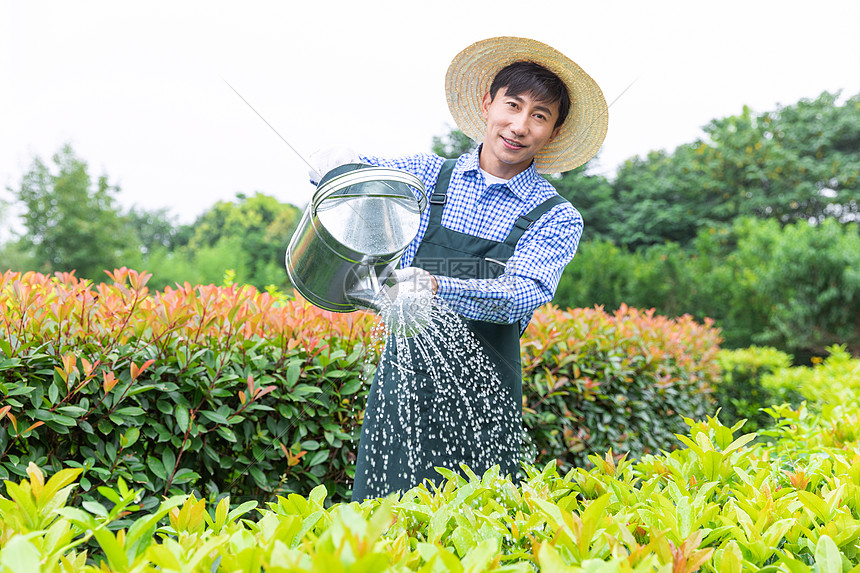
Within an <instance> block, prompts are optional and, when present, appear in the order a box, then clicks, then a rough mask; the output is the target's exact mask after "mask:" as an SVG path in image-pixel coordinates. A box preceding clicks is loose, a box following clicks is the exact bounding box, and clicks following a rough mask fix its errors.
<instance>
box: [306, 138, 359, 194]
mask: <svg viewBox="0 0 860 573" xmlns="http://www.w3.org/2000/svg"><path fill="white" fill-rule="evenodd" d="M308 163H310V164H311V165H312V166H313V168H312V169H308V176H309V177H310V178H311V183H313V184H314V185H317V184H319V182H320V180H321V179H322V178H323V177H324V176H325V174H326V173H328V172H329V171H331V170H332V169H334V168H335V167H340V166H341V165H346V164H347V163H360V159H359V158H358V153H356V152H355V151H353V150H352V149H350V148H349V147H343V146H339V147H328V148H326V149H319V150H317V151H315V152H313V153H311V156H310V157H309V158H308Z"/></svg>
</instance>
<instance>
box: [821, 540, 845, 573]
mask: <svg viewBox="0 0 860 573" xmlns="http://www.w3.org/2000/svg"><path fill="white" fill-rule="evenodd" d="M815 564H816V565H818V572H819V573H842V555H841V554H840V553H839V548H838V547H836V543H834V542H833V540H832V539H831V538H830V537H829V536H827V535H822V536H821V537H820V538H819V539H818V544H817V545H816V546H815Z"/></svg>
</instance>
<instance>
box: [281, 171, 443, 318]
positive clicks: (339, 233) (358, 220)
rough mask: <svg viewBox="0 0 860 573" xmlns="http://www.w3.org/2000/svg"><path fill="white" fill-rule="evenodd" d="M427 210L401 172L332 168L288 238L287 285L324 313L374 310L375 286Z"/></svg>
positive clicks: (414, 180)
mask: <svg viewBox="0 0 860 573" xmlns="http://www.w3.org/2000/svg"><path fill="white" fill-rule="evenodd" d="M413 189H416V190H417V191H418V193H417V194H416V193H415V191H413ZM416 195H417V197H416ZM419 197H420V199H419ZM426 207H427V196H426V192H425V190H424V184H423V183H422V182H421V179H419V178H418V177H416V176H415V175H413V174H411V173H409V172H407V171H403V170H400V169H389V168H385V167H374V166H371V165H365V164H361V163H350V164H348V165H342V166H340V167H337V168H335V169H332V170H331V171H329V172H328V173H326V174H325V176H324V177H323V178H322V179H321V180H320V182H319V185H318V186H317V190H316V192H315V193H314V196H313V199H312V200H311V202H310V203H309V204H308V206H307V208H306V209H305V212H304V215H303V216H302V219H301V221H300V222H299V226H298V228H297V229H296V232H295V233H294V234H293V237H292V239H291V240H290V244H289V247H288V248H287V255H286V266H287V274H288V275H289V277H290V281H291V282H292V284H293V286H294V287H295V289H296V290H297V291H299V293H300V294H301V295H302V296H303V297H305V298H306V299H307V300H308V301H310V302H311V303H312V304H314V305H315V306H318V307H320V308H322V309H324V310H331V311H334V312H352V311H355V310H359V309H360V308H370V309H373V310H378V306H377V304H376V303H375V299H376V295H377V294H379V292H380V290H381V283H382V282H384V280H385V279H386V278H387V277H388V275H389V274H390V273H391V272H392V271H393V270H394V268H395V267H396V266H397V262H398V261H399V260H400V257H401V256H402V255H403V251H405V250H406V247H408V246H409V243H411V242H412V240H413V239H414V238H415V236H416V235H417V234H418V225H419V223H420V220H421V213H422V212H423V211H424V209H425V208H426Z"/></svg>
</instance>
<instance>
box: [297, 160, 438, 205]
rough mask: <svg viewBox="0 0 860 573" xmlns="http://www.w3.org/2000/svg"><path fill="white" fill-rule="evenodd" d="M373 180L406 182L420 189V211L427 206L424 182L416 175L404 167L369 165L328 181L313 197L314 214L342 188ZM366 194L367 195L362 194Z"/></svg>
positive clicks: (377, 194)
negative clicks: (320, 205)
mask: <svg viewBox="0 0 860 573" xmlns="http://www.w3.org/2000/svg"><path fill="white" fill-rule="evenodd" d="M371 181H391V182H394V183H404V184H406V185H409V186H410V187H415V188H416V189H418V212H419V213H423V212H424V209H425V208H426V207H427V191H426V190H425V189H424V183H423V182H422V181H421V179H419V178H418V177H416V176H415V175H413V174H411V173H409V172H408V171H403V170H402V169H390V168H388V167H368V168H366V169H356V170H354V171H347V172H346V173H344V174H342V175H337V176H335V177H333V178H331V179H329V180H328V181H326V182H325V183H324V184H323V185H322V186H320V189H318V191H317V193H316V194H315V195H314V198H313V214H316V210H317V206H318V205H319V204H320V203H322V202H323V201H324V200H326V199H328V198H329V197H330V196H331V195H333V194H334V193H337V192H338V191H340V190H341V189H345V188H347V187H350V186H352V185H357V184H359V183H369V182H371ZM362 196H365V195H362ZM373 196H375V197H399V195H385V194H380V193H374V195H373Z"/></svg>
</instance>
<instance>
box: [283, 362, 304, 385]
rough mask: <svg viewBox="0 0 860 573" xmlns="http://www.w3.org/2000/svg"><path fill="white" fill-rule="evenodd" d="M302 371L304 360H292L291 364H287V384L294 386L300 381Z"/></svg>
mask: <svg viewBox="0 0 860 573" xmlns="http://www.w3.org/2000/svg"><path fill="white" fill-rule="evenodd" d="M301 372H302V361H301V360H295V359H294V360H291V361H290V365H289V366H287V386H289V387H290V388H292V387H293V386H295V385H296V382H298V381H299V375H300V374H301Z"/></svg>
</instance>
